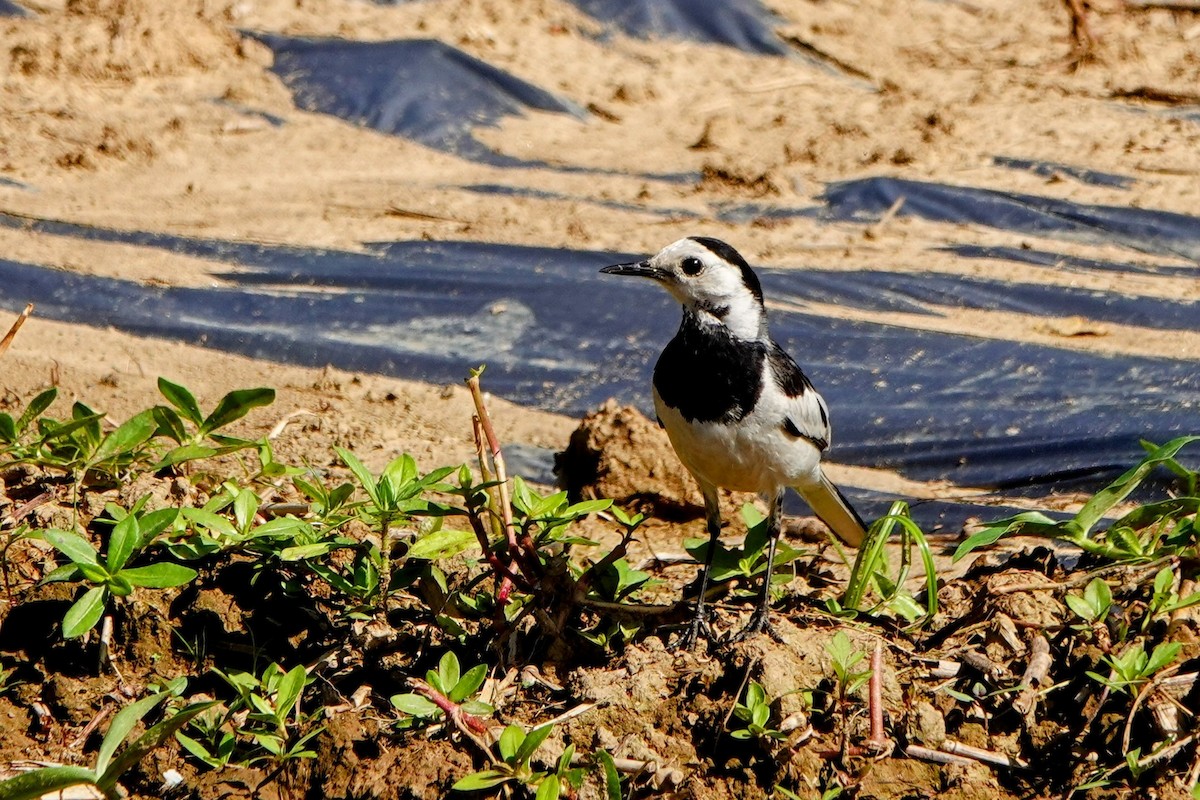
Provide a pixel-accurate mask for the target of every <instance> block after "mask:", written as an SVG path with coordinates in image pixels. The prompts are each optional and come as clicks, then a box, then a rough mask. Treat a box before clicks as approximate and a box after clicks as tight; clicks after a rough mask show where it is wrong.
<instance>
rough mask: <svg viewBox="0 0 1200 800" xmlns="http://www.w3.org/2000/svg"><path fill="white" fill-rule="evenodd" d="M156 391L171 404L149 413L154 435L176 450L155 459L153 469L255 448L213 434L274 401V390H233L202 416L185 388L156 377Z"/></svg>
mask: <svg viewBox="0 0 1200 800" xmlns="http://www.w3.org/2000/svg"><path fill="white" fill-rule="evenodd" d="M158 390H159V392H161V393H162V396H163V397H165V398H166V400H167V402H168V403H170V404H171V405H170V406H155V407H154V408H153V409H151V413H152V414H153V418H154V421H155V423H156V425H157V432H158V435H160V436H165V437H166V438H168V439H172V440H174V441H175V443H176V447H173V448H172V449H171V450H169V451H168V452H167V453H166V454H165V455H164V456H163V457H162V458H161V459H160V460H159V462H158V464H157V465H156V466H155V469H163V468H164V467H173V466H177V465H179V464H182V463H184V462H186V461H194V460H196V459H199V458H211V457H212V456H216V455H221V454H224V453H232V452H235V451H237V450H243V449H246V448H252V447H255V446H256V445H257V443H256V442H253V441H250V440H247V439H239V438H236V437H233V436H225V435H222V434H219V433H217V431H218V430H220V429H221V428H224V427H226V426H227V425H230V424H231V423H234V422H236V421H237V420H239V419H241V418H242V417H244V416H246V414H248V413H250V411H252V410H253V409H255V408H258V407H259V406H266V405H270V404H271V403H273V402H275V390H274V389H263V388H260V389H237V390H234V391H232V392H229V393H228V394H227V395H225V396H224V397H222V398H221V399H220V401H218V403H217V406H216V408H214V409H213V410H212V412H211V413H209V414H207V415H205V414H204V413H203V412H202V411H201V410H200V406H199V404H198V403H197V402H196V398H195V396H194V395H193V394H192V393H191V392H190V391H188V390H187V389H186V388H185V387H183V386H180V385H179V384H177V383H172V382H171V381H169V380H167V379H166V378H159V379H158ZM264 463H265V462H264Z"/></svg>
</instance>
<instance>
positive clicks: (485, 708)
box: [459, 700, 496, 717]
mask: <svg viewBox="0 0 1200 800" xmlns="http://www.w3.org/2000/svg"><path fill="white" fill-rule="evenodd" d="M459 708H461V709H462V710H463V711H465V712H467V713H468V714H474V715H475V716H477V717H490V716H491V715H492V714H495V713H496V709H495V707H493V706H489V705H488V704H487V703H484V702H481V701H479V700H467V701H465V702H464V703H463V704H462V705H460V706H459Z"/></svg>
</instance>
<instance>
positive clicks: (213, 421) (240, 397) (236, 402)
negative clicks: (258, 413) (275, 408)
mask: <svg viewBox="0 0 1200 800" xmlns="http://www.w3.org/2000/svg"><path fill="white" fill-rule="evenodd" d="M274 402H275V390H274V389H265V388H264V389H237V390H235V391H232V392H230V393H229V394H227V395H225V396H224V397H222V398H221V402H219V403H217V407H216V408H215V409H213V412H212V413H211V414H209V415H208V418H207V419H205V420H204V423H203V424H201V425H200V431H199V433H200V435H201V436H207V435H208V434H210V433H212V432H213V431H215V430H217V429H218V428H223V427H225V426H226V425H228V424H229V423H231V422H236V421H237V420H239V419H241V418H242V417H244V416H246V415H247V414H248V413H250V411H251V410H252V409H255V408H258V407H259V406H267V405H270V404H271V403H274Z"/></svg>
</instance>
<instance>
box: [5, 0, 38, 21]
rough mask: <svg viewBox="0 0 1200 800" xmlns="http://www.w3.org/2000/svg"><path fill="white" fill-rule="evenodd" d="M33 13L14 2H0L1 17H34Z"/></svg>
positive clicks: (10, 0)
mask: <svg viewBox="0 0 1200 800" xmlns="http://www.w3.org/2000/svg"><path fill="white" fill-rule="evenodd" d="M32 16H33V12H31V11H30V10H29V9H27V8H25V7H24V6H21V5H18V4H17V3H14V2H12V0H0V17H32Z"/></svg>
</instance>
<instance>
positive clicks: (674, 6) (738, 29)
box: [571, 0, 789, 55]
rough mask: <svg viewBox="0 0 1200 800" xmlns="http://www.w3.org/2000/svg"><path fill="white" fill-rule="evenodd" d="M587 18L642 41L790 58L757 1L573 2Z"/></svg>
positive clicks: (773, 19)
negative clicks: (676, 42) (710, 46)
mask: <svg viewBox="0 0 1200 800" xmlns="http://www.w3.org/2000/svg"><path fill="white" fill-rule="evenodd" d="M571 3H573V4H574V5H575V6H576V7H578V8H579V9H580V10H581V11H583V12H584V13H585V14H587V15H589V16H591V17H593V18H595V19H597V20H600V21H601V22H604V23H606V24H609V25H613V26H615V27H616V28H618V29H619V30H621V31H622V32H623V33H625V34H627V35H629V36H634V37H637V38H641V39H656V38H661V39H686V40H688V41H693V42H708V43H711V44H723V45H727V46H729V47H736V48H737V49H739V50H744V51H746V52H749V53H759V54H762V55H784V54H786V53H788V52H789V50H788V47H787V45H785V44H784V43H783V42H782V41H781V40H780V39H779V37H778V36H776V35H775V30H774V28H775V25H776V24H778V22H779V20H778V18H777V17H775V16H774V15H773V14H772V13H771V12H770V11H768V10H767V9H765V8H764V7H763V6H762V4H761V3H759V2H757V0H722V2H719V3H714V2H712V1H711V0H571Z"/></svg>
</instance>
